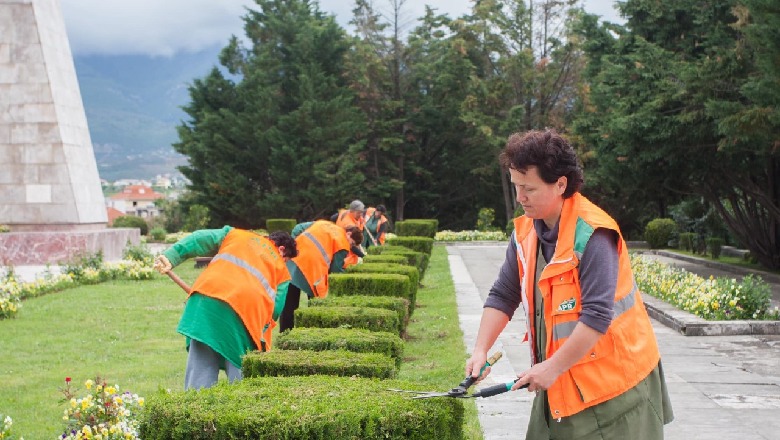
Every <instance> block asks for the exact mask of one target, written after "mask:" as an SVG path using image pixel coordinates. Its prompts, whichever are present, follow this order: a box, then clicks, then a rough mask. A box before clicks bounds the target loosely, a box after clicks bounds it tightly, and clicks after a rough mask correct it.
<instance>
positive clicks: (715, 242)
mask: <svg viewBox="0 0 780 440" xmlns="http://www.w3.org/2000/svg"><path fill="white" fill-rule="evenodd" d="M722 247H723V239H722V238H720V237H707V251H708V252H709V253H710V255H712V258H714V259H716V260H717V259H718V258H720V251H721V249H722Z"/></svg>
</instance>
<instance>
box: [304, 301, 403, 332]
mask: <svg viewBox="0 0 780 440" xmlns="http://www.w3.org/2000/svg"><path fill="white" fill-rule="evenodd" d="M295 325H296V327H320V328H339V327H342V328H362V329H366V330H371V331H375V332H391V333H395V334H397V335H400V334H402V333H403V327H402V325H401V321H400V320H399V319H398V313H396V312H395V311H393V310H387V309H376V308H371V307H306V308H301V309H298V310H296V311H295Z"/></svg>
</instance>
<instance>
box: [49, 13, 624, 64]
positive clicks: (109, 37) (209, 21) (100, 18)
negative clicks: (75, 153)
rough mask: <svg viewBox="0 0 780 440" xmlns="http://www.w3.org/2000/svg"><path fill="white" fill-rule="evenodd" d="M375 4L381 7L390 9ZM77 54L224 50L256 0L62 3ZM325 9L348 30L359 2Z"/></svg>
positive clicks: (610, 17) (607, 15)
mask: <svg viewBox="0 0 780 440" xmlns="http://www.w3.org/2000/svg"><path fill="white" fill-rule="evenodd" d="M385 1H386V0H375V3H374V4H375V5H379V6H380V7H381V6H382V5H386V4H387V3H386V2H385ZM60 2H61V4H62V11H63V15H64V17H65V25H66V27H67V30H68V38H69V40H70V45H71V50H72V51H73V54H74V55H90V54H102V55H128V54H135V55H138V54H144V55H152V56H171V55H173V54H175V53H178V52H181V51H187V52H193V51H198V50H201V49H205V48H209V47H214V46H219V47H221V46H224V45H225V44H226V43H227V40H228V38H230V36H231V35H243V30H242V21H241V17H242V16H243V15H244V13H245V9H244V7H245V6H247V5H254V4H255V3H254V1H252V0H60ZM583 3H584V4H585V9H586V10H587V11H588V12H591V13H594V14H598V15H601V16H602V17H603V18H604V19H605V20H609V21H615V22H621V21H622V20H621V19H620V17H618V15H617V12H616V11H615V10H614V9H613V7H612V4H613V3H614V1H613V0H583ZM319 4H320V9H321V10H322V11H324V12H327V13H332V14H335V15H336V18H337V20H338V21H339V23H340V24H341V25H342V26H345V27H346V26H347V22H348V21H349V19H350V18H351V16H352V7H353V4H354V2H353V0H320V2H319ZM425 4H428V5H430V6H431V7H434V8H437V9H438V12H439V13H446V14H449V15H450V17H453V18H454V17H458V16H460V15H462V14H464V13H467V12H468V11H469V10H470V8H471V4H472V2H471V0H407V3H406V5H405V8H407V10H408V13H407V15H408V18H409V19H411V20H412V21H414V19H415V18H417V17H419V16H421V15H423V13H424V6H423V5H425Z"/></svg>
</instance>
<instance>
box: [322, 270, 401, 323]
mask: <svg viewBox="0 0 780 440" xmlns="http://www.w3.org/2000/svg"><path fill="white" fill-rule="evenodd" d="M328 283H329V284H330V290H329V292H330V293H331V294H333V296H352V295H373V296H396V297H401V298H406V300H408V301H409V315H413V314H414V303H413V302H412V301H413V300H414V298H413V296H414V295H415V294H416V290H412V283H411V281H410V280H409V277H408V276H407V275H399V274H390V273H388V274H378V273H334V274H331V275H329V276H328Z"/></svg>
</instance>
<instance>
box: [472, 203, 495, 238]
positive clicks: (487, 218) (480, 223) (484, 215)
mask: <svg viewBox="0 0 780 440" xmlns="http://www.w3.org/2000/svg"><path fill="white" fill-rule="evenodd" d="M495 219H496V210H495V209H493V208H481V209H480V210H479V213H478V214H477V225H476V227H477V230H478V231H482V232H485V231H491V230H493V221H494V220H495Z"/></svg>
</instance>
